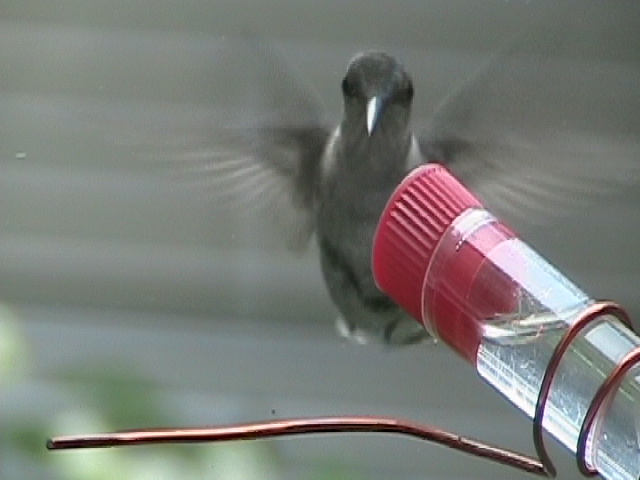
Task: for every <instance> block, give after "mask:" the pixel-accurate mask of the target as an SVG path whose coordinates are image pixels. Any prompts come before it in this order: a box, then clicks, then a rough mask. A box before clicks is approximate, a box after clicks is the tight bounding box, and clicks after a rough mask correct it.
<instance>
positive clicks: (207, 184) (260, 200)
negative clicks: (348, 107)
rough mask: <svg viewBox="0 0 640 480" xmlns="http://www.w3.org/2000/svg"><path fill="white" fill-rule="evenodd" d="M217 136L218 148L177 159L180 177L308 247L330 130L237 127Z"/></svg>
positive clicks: (295, 244)
mask: <svg viewBox="0 0 640 480" xmlns="http://www.w3.org/2000/svg"><path fill="white" fill-rule="evenodd" d="M215 134H216V137H215V143H216V145H217V147H214V148H213V149H211V150H205V151H200V152H193V153H191V154H185V155H182V156H181V157H180V158H179V160H180V161H181V164H180V165H179V166H178V168H179V170H180V175H181V177H182V178H183V179H187V178H191V179H192V182H193V184H194V185H198V186H200V187H202V192H203V193H204V195H205V197H206V198H207V199H208V200H207V201H210V202H215V203H217V204H218V206H220V204H224V206H225V208H227V209H228V210H229V211H230V212H232V213H233V214H235V215H238V216H248V217H249V218H248V220H253V221H255V220H258V219H260V220H262V221H266V222H267V224H270V225H271V226H272V227H275V228H276V229H278V230H279V232H280V234H281V236H282V237H284V240H285V242H286V243H287V246H288V247H289V248H290V249H292V250H300V249H302V248H304V247H305V246H306V245H307V243H308V241H309V239H310V237H311V235H312V233H313V226H314V225H313V216H312V213H313V193H314V188H315V185H316V175H317V171H318V167H319V165H320V157H321V155H322V153H323V150H324V145H325V142H326V140H327V136H328V132H327V130H325V129H324V128H322V127H316V128H313V127H253V128H251V127H245V128H240V127H238V128H224V129H219V130H218V131H217V132H215ZM251 217H253V218H251Z"/></svg>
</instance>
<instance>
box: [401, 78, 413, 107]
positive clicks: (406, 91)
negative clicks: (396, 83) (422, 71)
mask: <svg viewBox="0 0 640 480" xmlns="http://www.w3.org/2000/svg"><path fill="white" fill-rule="evenodd" d="M400 98H401V99H402V100H403V101H405V102H410V101H411V100H413V83H411V81H409V83H407V85H406V86H405V87H404V88H403V89H402V90H401V91H400Z"/></svg>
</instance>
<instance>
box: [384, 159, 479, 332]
mask: <svg viewBox="0 0 640 480" xmlns="http://www.w3.org/2000/svg"><path fill="white" fill-rule="evenodd" d="M480 206H481V203H480V202H479V201H478V199H477V198H475V197H474V196H473V195H472V194H471V193H470V192H469V191H468V190H467V189H466V188H465V187H464V186H463V185H462V184H460V182H458V180H456V178H455V177H453V176H452V175H451V174H450V173H449V171H448V170H447V169H446V168H444V167H443V166H442V165H438V164H427V165H424V166H421V167H418V168H416V169H415V170H413V171H412V172H411V173H410V174H409V175H408V176H407V177H406V178H405V179H404V180H403V182H402V183H401V184H400V185H399V186H398V188H397V189H396V190H395V192H394V193H393V195H392V196H391V199H390V200H389V202H388V203H387V206H386V208H385V210H384V212H383V214H382V217H381V219H380V223H379V225H378V229H377V232H376V235H375V237H374V244H373V274H374V277H375V279H376V282H377V284H378V287H379V288H380V289H381V290H382V291H383V292H385V293H386V294H387V295H389V296H390V297H391V298H392V299H393V300H394V301H395V302H396V303H398V304H399V305H400V306H402V307H403V308H404V309H405V310H407V311H408V312H409V313H410V314H411V315H412V316H413V317H414V318H415V319H416V320H418V321H419V322H420V323H422V324H423V325H425V326H426V325H427V319H426V318H425V312H424V301H423V297H422V295H423V287H424V280H425V277H426V273H427V269H428V267H429V263H430V261H431V258H432V256H433V253H434V252H435V250H436V247H437V246H438V242H439V241H440V239H441V238H442V236H443V234H444V233H445V231H446V230H447V228H448V227H449V225H451V223H452V222H453V221H454V220H455V219H456V218H457V217H458V216H459V215H460V214H461V213H462V212H464V211H465V210H467V209H468V208H471V207H480Z"/></svg>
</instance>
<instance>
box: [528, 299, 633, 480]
mask: <svg viewBox="0 0 640 480" xmlns="http://www.w3.org/2000/svg"><path fill="white" fill-rule="evenodd" d="M603 315H613V316H615V317H616V318H617V319H618V320H620V321H621V322H622V323H623V324H625V325H626V326H627V327H629V328H630V329H631V328H632V325H631V319H630V318H629V316H628V315H627V313H626V312H625V311H624V310H623V309H622V307H620V306H619V305H617V304H615V303H613V302H608V301H601V302H596V303H594V304H592V305H590V306H588V307H587V308H585V309H584V310H583V311H582V312H581V313H580V315H579V316H578V318H576V320H575V321H574V322H573V323H572V324H571V325H570V326H569V328H568V329H567V331H566V332H565V333H564V335H563V336H562V338H561V339H560V341H559V342H558V344H557V345H556V347H555V349H554V350H553V353H552V354H551V358H550V359H549V364H548V366H547V369H546V371H545V373H544V376H543V378H542V382H541V384H540V392H539V393H538V400H537V402H536V408H535V414H534V417H533V444H534V446H535V449H536V453H537V455H538V457H539V458H540V462H541V463H542V465H543V466H544V469H545V470H546V472H547V474H548V475H549V476H550V477H555V476H556V469H555V467H554V466H553V462H552V461H551V458H550V457H549V454H548V453H547V449H546V448H545V446H544V438H543V435H542V432H543V430H542V420H543V419H544V413H545V409H546V406H547V401H548V399H549V393H550V392H551V384H552V382H553V379H554V377H555V374H556V373H557V371H558V367H559V365H560V362H561V361H562V358H563V356H564V354H565V353H566V351H567V350H568V349H569V347H570V346H571V343H572V342H573V341H574V340H575V338H576V337H577V336H578V335H579V334H580V333H581V332H582V331H583V330H584V328H585V327H587V326H588V325H589V324H591V323H592V322H593V321H594V320H596V319H597V318H600V317H601V316H603ZM614 372H615V370H614V371H613V372H612V374H613V373H614ZM605 386H606V388H605V389H604V393H602V394H601V397H599V396H598V395H597V394H596V396H594V398H593V400H592V401H591V405H590V407H589V409H588V412H589V411H592V410H593V413H592V415H593V418H591V419H590V421H589V424H588V425H587V420H588V418H589V417H588V416H585V420H584V422H583V424H582V428H581V433H580V435H581V436H580V437H579V438H578V449H577V451H576V459H577V461H578V468H579V469H580V472H582V473H583V474H584V475H585V476H593V475H597V473H598V472H597V471H596V470H593V469H589V468H587V466H586V460H585V458H584V457H585V453H586V440H587V435H588V432H589V430H590V427H591V424H592V423H593V420H594V419H595V414H596V413H597V412H598V411H600V407H601V406H602V402H603V401H604V399H605V398H606V397H607V396H608V392H610V390H611V389H612V388H614V387H615V385H614V384H613V383H611V384H607V381H605V383H603V384H602V386H601V387H600V390H602V389H603V388H604V387H605ZM600 390H598V392H600ZM587 415H589V413H587ZM585 426H586V429H585ZM583 431H586V432H587V433H585V434H583V433H582V432H583ZM582 437H584V438H582Z"/></svg>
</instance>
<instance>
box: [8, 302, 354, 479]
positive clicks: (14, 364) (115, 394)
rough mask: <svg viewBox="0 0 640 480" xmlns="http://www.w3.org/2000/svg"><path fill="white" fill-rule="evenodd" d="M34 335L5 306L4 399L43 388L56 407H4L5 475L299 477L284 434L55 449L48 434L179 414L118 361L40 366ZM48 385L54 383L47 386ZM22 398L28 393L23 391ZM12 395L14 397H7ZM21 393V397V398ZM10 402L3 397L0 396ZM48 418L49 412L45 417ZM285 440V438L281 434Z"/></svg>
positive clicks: (327, 471) (344, 471)
mask: <svg viewBox="0 0 640 480" xmlns="http://www.w3.org/2000/svg"><path fill="white" fill-rule="evenodd" d="M31 356H32V352H30V348H29V343H28V338H27V337H26V336H25V335H24V333H23V332H22V331H21V328H20V322H19V319H18V316H17V315H16V314H15V313H13V312H12V311H11V310H9V309H8V308H6V307H3V306H2V305H0V402H2V401H3V395H11V394H12V393H13V392H15V391H19V390H20V389H24V390H27V391H29V392H31V389H33V388H34V387H33V385H36V387H35V390H36V391H37V394H38V395H40V394H41V393H40V392H43V393H42V398H38V399H37V402H35V404H38V405H43V406H44V409H45V411H54V412H56V413H55V414H54V415H52V416H51V418H46V416H45V415H43V414H42V412H40V411H38V412H30V411H29V409H28V408H27V409H26V412H27V413H22V414H18V415H9V414H6V412H3V411H2V410H0V451H2V457H3V458H2V462H1V463H0V478H2V479H3V480H5V479H6V480H12V479H13V478H30V479H34V480H35V479H38V478H46V479H47V480H55V479H59V480H111V479H115V478H117V479H128V480H152V479H153V480H169V479H172V480H173V479H180V480H190V479H193V480H200V479H216V480H254V479H255V480H258V479H259V480H275V479H280V478H284V477H286V478H291V475H288V476H287V474H286V471H285V470H286V469H284V468H283V467H282V465H281V459H280V454H279V452H278V451H277V449H276V447H277V444H278V442H277V441H258V442H237V443H236V442H230V443H222V444H218V445H215V446H214V445H211V444H209V445H173V446H172V445H158V446H136V447H132V448H112V449H95V450H76V451H73V450H71V451H57V452H49V451H47V450H46V448H45V442H46V439H47V437H49V436H51V435H54V434H55V435H61V434H72V433H75V434H77V433H96V432H107V431H113V430H118V429H126V428H135V427H143V426H149V427H151V426H156V427H162V426H170V425H175V424H176V422H177V421H179V419H178V418H177V415H175V414H173V413H172V412H171V407H170V406H168V405H166V404H165V403H164V402H163V401H162V399H161V397H162V395H159V394H158V392H159V391H160V388H159V387H160V386H159V385H157V384H155V383H154V382H153V381H151V380H150V379H149V378H148V377H146V376H145V375H144V374H143V372H136V369H135V366H132V365H128V364H125V365H123V364H122V362H118V361H102V362H96V363H81V364H78V365H75V366H73V367H71V368H67V369H65V370H64V371H58V372H56V373H55V374H53V375H52V374H51V373H46V374H45V378H41V377H40V375H42V372H35V371H34V369H33V368H32V366H31V362H30V361H29V359H30V358H31ZM43 385H46V388H45V387H44V386H43ZM51 386H55V388H54V390H55V393H56V395H57V394H58V391H59V393H60V394H61V396H62V397H63V398H64V401H63V403H62V404H63V405H65V407H64V408H62V409H61V408H59V407H54V408H51V407H50V406H49V405H50V404H51V403H55V399H50V398H47V393H46V392H48V390H47V388H48V387H51ZM18 397H20V396H19V395H18ZM5 398H6V397H5ZM20 398H21V397H20ZM0 405H2V403H0ZM43 417H44V418H43ZM281 441H282V440H281ZM303 478H308V479H309V480H346V479H350V480H353V479H356V480H358V479H359V478H361V477H359V476H354V475H353V471H352V470H350V469H349V468H347V467H342V466H337V465H335V464H333V463H332V462H331V461H328V462H324V463H323V462H319V463H318V465H317V466H315V467H314V468H311V469H308V471H306V472H305V475H304V476H303Z"/></svg>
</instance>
